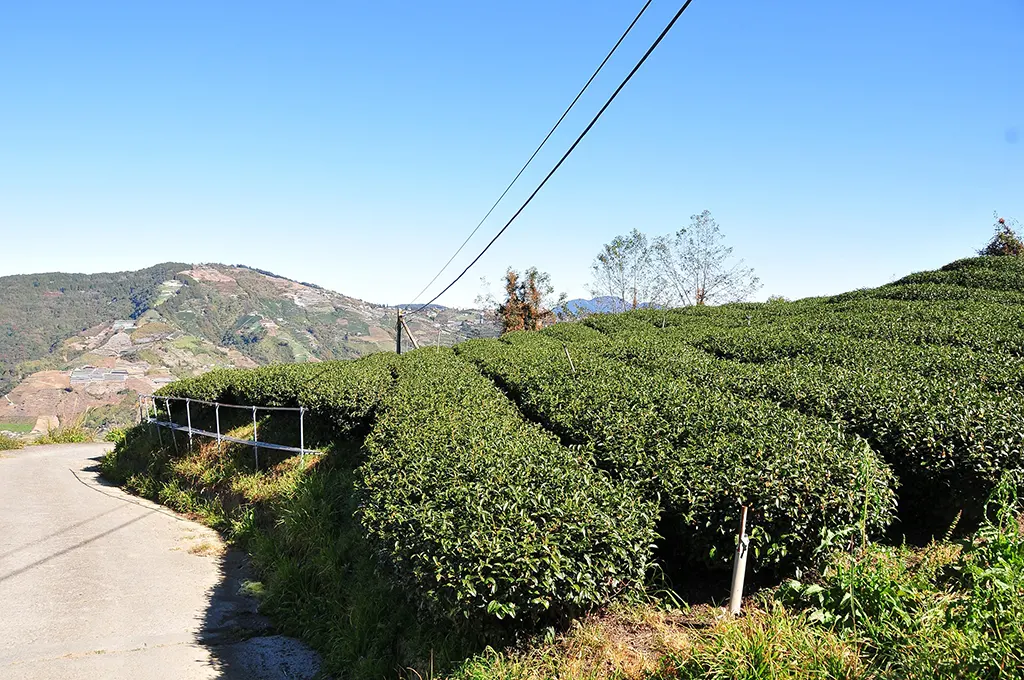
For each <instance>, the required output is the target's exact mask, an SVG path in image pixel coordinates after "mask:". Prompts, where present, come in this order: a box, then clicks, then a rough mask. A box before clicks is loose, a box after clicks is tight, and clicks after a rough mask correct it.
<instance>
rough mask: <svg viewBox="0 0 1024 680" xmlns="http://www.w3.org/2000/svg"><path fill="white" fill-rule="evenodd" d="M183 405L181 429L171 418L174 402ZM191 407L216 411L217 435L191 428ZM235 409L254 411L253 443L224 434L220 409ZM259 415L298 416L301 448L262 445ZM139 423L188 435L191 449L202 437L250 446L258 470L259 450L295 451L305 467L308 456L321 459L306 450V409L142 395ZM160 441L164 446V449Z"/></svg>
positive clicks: (315, 452) (172, 437)
mask: <svg viewBox="0 0 1024 680" xmlns="http://www.w3.org/2000/svg"><path fill="white" fill-rule="evenodd" d="M172 401H176V402H184V403H185V419H186V420H185V422H186V424H185V425H179V424H177V423H175V422H174V419H173V417H172V416H171V402H172ZM158 402H163V404H164V410H165V411H166V412H167V420H160V410H159V408H158V407H157V403H158ZM192 404H202V405H203V406H212V407H213V408H214V422H215V423H216V431H214V432H211V431H209V430H204V429H201V428H196V427H192ZM222 406H223V407H224V408H233V409H240V410H243V411H252V439H239V438H238V437H231V436H229V435H226V434H224V433H223V432H221V428H220V409H221V407H222ZM259 411H292V412H294V413H298V414H299V446H298V447H297V448H296V447H294V446H285V445H284V444H272V443H270V442H261V441H260V440H259V422H258V418H257V413H258V412H259ZM139 422H140V423H147V424H149V425H155V426H157V427H158V428H160V427H166V428H168V429H170V430H174V431H177V432H186V433H188V445H189V448H191V447H192V437H193V436H194V435H199V436H202V437H210V438H211V439H216V440H217V446H218V447H220V446H221V444H222V443H223V442H226V441H227V442H232V443H234V444H244V445H246V446H251V447H252V449H253V454H254V455H255V457H256V467H257V468H258V467H259V465H260V449H261V448H263V449H273V450H275V451H292V452H294V453H298V454H299V460H300V463H305V460H306V454H307V453H308V454H310V455H315V456H322V455H323V452H322V451H317V450H315V449H313V450H310V449H307V448H306V409H305V408H301V407H300V408H292V407H288V406H239V405H238V404H222V403H220V402H216V401H203V400H202V399H189V398H186V397H161V396H157V395H154V394H140V395H139ZM159 433H160V430H159V429H157V435H158V436H159ZM162 439H163V438H162V437H161V445H162ZM171 441H173V442H174V446H175V449H177V446H178V441H177V439H175V438H174V436H173V434H172V435H171Z"/></svg>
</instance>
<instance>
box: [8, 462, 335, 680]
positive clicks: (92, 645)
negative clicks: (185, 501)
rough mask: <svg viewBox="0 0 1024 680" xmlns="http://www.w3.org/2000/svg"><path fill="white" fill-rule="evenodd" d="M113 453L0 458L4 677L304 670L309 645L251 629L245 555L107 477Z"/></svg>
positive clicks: (276, 674)
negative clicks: (244, 590)
mask: <svg viewBox="0 0 1024 680" xmlns="http://www.w3.org/2000/svg"><path fill="white" fill-rule="evenodd" d="M107 448H108V446H107V445H104V444H69V445H61V446H37V447H29V448H26V449H22V450H20V451H8V452H0V678H4V679H5V680H15V679H18V680H21V679H27V678H33V679H35V678H60V679H61V680H77V679H79V678H82V679H85V678H89V679H90V680H91V679H93V678H112V679H113V678H132V679H146V678H175V679H182V680H185V679H191V678H275V679H276V678H309V677H311V676H312V675H313V674H314V673H315V672H316V670H317V668H318V665H319V664H318V659H317V657H316V655H315V654H314V653H313V652H311V651H310V650H308V649H307V648H305V647H303V646H302V645H300V644H298V643H297V642H296V641H294V640H291V639H289V638H284V637H281V636H276V635H262V636H259V635H260V634H261V633H268V632H269V631H268V630H267V629H268V624H267V622H266V621H265V620H264V619H263V618H262V617H260V616H259V615H258V614H257V613H256V610H255V603H254V602H252V601H251V599H249V598H247V597H245V596H243V595H241V594H240V593H239V586H240V585H241V581H242V579H243V578H244V577H245V574H246V573H247V571H246V568H245V560H244V557H243V556H242V555H240V554H237V553H230V552H225V550H224V546H223V544H222V542H221V540H220V538H219V537H218V535H217V534H216V533H215V532H213V531H211V530H209V529H207V528H205V527H203V526H202V525H199V524H196V523H194V522H190V521H187V520H185V519H183V518H181V517H180V516H178V515H176V514H174V513H172V512H170V511H169V510H167V509H166V508H163V507H161V506H158V505H155V504H152V503H149V502H147V501H143V500H141V499H138V498H135V497H134V496H130V495H128V494H125V493H122V492H121V491H120V490H119V489H117V488H116V487H113V486H110V485H107V484H104V483H103V482H102V481H101V480H100V479H99V478H98V475H97V471H96V466H97V461H96V458H97V457H98V456H100V455H102V454H103V453H104V451H105V450H106V449H107ZM254 635H256V636H259V637H253V636H254Z"/></svg>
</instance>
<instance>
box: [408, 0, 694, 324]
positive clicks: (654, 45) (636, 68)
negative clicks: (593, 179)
mask: <svg viewBox="0 0 1024 680" xmlns="http://www.w3.org/2000/svg"><path fill="white" fill-rule="evenodd" d="M691 2H693V0H686V2H684V3H683V5H682V7H680V8H679V11H678V12H676V13H675V16H673V17H672V20H671V21H669V22H668V25H667V26H665V29H664V30H663V31H662V32H661V33H660V34H659V35H658V37H657V39H656V40H655V41H654V42H653V43H652V44H651V46H650V47H649V48H647V51H646V52H644V56H642V57H641V58H640V61H638V62H637V63H636V66H634V67H633V70H631V71H630V72H629V74H628V75H627V76H626V77H625V79H623V81H622V82H621V83H619V86H618V87H617V88H615V91H614V92H612V95H611V97H609V98H608V101H606V102H605V103H604V106H602V107H601V110H600V111H598V112H597V114H596V115H595V116H594V118H593V119H592V120H591V121H590V123H589V124H588V125H587V127H586V128H584V130H583V132H581V133H580V136H579V137H577V138H576V141H575V142H573V143H572V146H570V147H569V150H568V151H566V152H565V153H564V154H563V155H562V157H561V158H560V159H559V161H558V162H557V163H556V164H555V167H553V168H551V172H549V173H548V174H547V175H545V177H544V179H543V180H541V183H540V184H538V185H537V188H536V189H534V190H533V193H531V194H530V195H529V197H528V198H527V199H526V200H525V201H524V202H523V204H522V205H521V206H519V209H518V210H516V212H515V214H514V215H512V217H511V218H509V220H508V222H506V223H505V226H504V227H502V228H501V229H500V230H499V231H498V233H497V234H495V235H494V238H492V239H491V240H490V241H489V242H488V243H487V245H486V246H484V249H483V250H481V251H480V253H479V254H478V255H477V256H476V257H474V258H473V261H472V262H470V263H469V265H467V266H466V268H465V269H463V270H462V273H460V274H459V275H458V276H456V277H455V280H454V281H452V282H451V283H449V284H448V285H447V286H445V287H444V290H442V291H441V292H440V293H438V294H437V295H435V296H434V297H432V298H431V299H430V300H429V301H428V302H425V303H424V304H422V305H420V306H419V307H417V308H416V309H414V310H413V311H412V312H411V313H410V314H419V313H420V312H422V311H423V310H424V309H426V308H427V307H429V306H430V305H432V304H433V303H434V302H435V301H436V300H437V299H438V298H440V297H441V296H442V295H444V294H445V293H447V292H448V291H449V290H450V289H451V287H452V286H454V285H455V284H456V283H458V282H459V280H460V279H461V278H462V277H463V276H465V275H466V272H468V271H469V270H470V269H472V268H473V265H475V264H476V263H477V261H479V260H480V258H481V257H483V256H484V253H486V252H487V251H488V250H490V248H491V246H492V245H494V242H495V241H497V240H498V239H499V238H500V237H501V235H502V234H504V233H505V230H507V229H508V228H509V226H511V225H512V223H513V222H515V221H516V218H518V217H519V215H520V214H521V213H522V212H523V210H525V209H526V206H528V205H530V202H531V201H533V199H534V197H535V196H536V195H537V194H538V193H540V190H541V189H543V188H544V185H545V184H547V183H548V180H549V179H551V177H552V175H554V174H555V173H556V172H557V171H558V168H560V167H562V163H564V162H565V159H567V158H568V157H569V155H570V154H572V152H573V151H574V150H575V149H576V147H577V146H579V143H580V142H582V141H583V138H584V137H586V136H587V133H588V132H590V130H591V129H592V128H593V127H594V125H596V124H597V121H598V120H599V119H600V118H601V116H602V115H603V114H604V112H605V111H606V110H607V109H608V107H609V106H611V104H612V102H613V101H615V98H616V97H618V96H619V93H620V92H622V89H623V88H624V87H626V84H627V83H629V81H630V80H632V78H633V76H634V75H636V72H637V71H639V70H640V67H641V66H643V65H644V62H646V61H647V58H648V57H650V56H651V54H652V53H653V52H654V50H655V49H657V47H658V45H660V44H661V41H662V40H664V39H665V36H666V35H668V32H669V31H671V30H672V27H673V26H675V25H676V22H677V21H679V17H681V16H683V12H685V11H686V8H687V7H689V6H690V3H691Z"/></svg>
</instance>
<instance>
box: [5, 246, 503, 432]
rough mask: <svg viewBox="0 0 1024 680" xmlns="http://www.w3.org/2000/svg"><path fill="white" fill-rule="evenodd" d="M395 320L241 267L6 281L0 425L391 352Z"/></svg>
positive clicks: (460, 336)
mask: <svg viewBox="0 0 1024 680" xmlns="http://www.w3.org/2000/svg"><path fill="white" fill-rule="evenodd" d="M396 318H397V317H396V312H395V309H394V308H393V307H385V306H384V305H380V304H374V303H370V302H365V301H363V300H357V299H355V298H351V297H348V296H346V295H342V294H340V293H335V292H333V291H330V290H327V289H325V288H322V287H320V286H316V285H313V284H308V283H301V282H298V281H294V280H292V279H288V278H286V277H283V276H278V275H276V274H274V273H272V272H268V271H265V270H261V269H257V268H254V267H249V266H245V265H222V264H199V265H189V264H182V263H164V264H160V265H156V266H154V267H149V268H147V269H143V270H139V271H135V272H117V273H112V274H63V273H48V274H33V275H22V276H7V277H0V395H5V394H6V396H0V423H2V422H3V418H4V417H5V413H6V415H7V416H10V417H14V416H17V417H19V418H26V417H32V416H53V415H56V416H58V417H59V418H61V419H67V418H68V417H74V416H77V415H79V414H82V413H84V412H85V411H87V410H88V411H95V410H97V409H99V410H103V409H106V410H117V408H120V410H121V411H123V410H124V408H123V405H121V406H119V404H120V402H123V401H128V400H130V399H134V394H135V393H137V392H142V391H151V390H153V389H155V388H157V387H158V386H159V385H160V384H162V383H164V382H167V381H169V380H173V379H175V378H178V377H184V376H190V375H195V374H198V373H202V372H204V371H207V370H210V369H212V368H216V367H220V366H256V365H260V364H266V363H274V362H305V361H322V360H327V359H348V358H355V357H359V356H362V355H364V354H369V353H371V352H378V351H394V346H395V345H394V343H395V341H394V336H395V331H394V327H395V322H396ZM406 322H407V324H408V325H409V327H410V330H411V332H412V334H413V336H414V337H415V338H416V339H417V340H418V341H419V342H420V343H421V344H434V343H436V342H441V343H442V344H445V345H451V344H454V343H455V342H458V341H461V340H464V339H467V338H472V337H491V336H494V335H497V334H498V328H497V327H496V326H495V324H494V323H493V322H492V321H490V320H489V317H486V316H485V315H483V314H482V313H481V312H480V311H478V310H455V309H447V308H445V307H441V306H438V305H432V306H431V307H430V308H428V309H427V310H425V311H424V313H422V314H418V315H415V316H411V317H407V318H406ZM76 369H77V370H76ZM73 371H74V373H73Z"/></svg>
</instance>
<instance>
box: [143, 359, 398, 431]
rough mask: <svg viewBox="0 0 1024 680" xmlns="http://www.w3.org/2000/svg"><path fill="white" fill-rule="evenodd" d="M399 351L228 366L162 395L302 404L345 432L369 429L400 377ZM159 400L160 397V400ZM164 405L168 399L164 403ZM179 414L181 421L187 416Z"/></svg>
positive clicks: (177, 384)
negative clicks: (344, 358) (396, 373)
mask: <svg viewBox="0 0 1024 680" xmlns="http://www.w3.org/2000/svg"><path fill="white" fill-rule="evenodd" d="M397 360H398V357H397V355H394V354H372V355H370V356H367V357H364V358H362V359H357V360H354V361H325V362H322V363H308V364H281V365H274V366H263V367H260V368H254V369H227V370H216V371H210V372H209V373H205V374H203V375H201V376H199V377H196V378H188V379H185V380H179V381H177V382H174V383H172V384H170V385H167V386H165V387H163V388H161V389H160V390H159V391H158V392H157V395H159V396H168V397H179V398H191V399H200V400H204V401H216V402H221V403H226V404H239V405H255V406H288V407H299V406H302V407H304V408H306V409H308V410H309V411H310V412H311V413H312V414H313V416H314V417H318V418H321V419H323V420H324V421H326V422H329V423H331V424H332V426H333V427H334V428H335V431H336V432H335V434H336V435H338V436H341V437H347V436H352V435H355V434H356V433H357V432H360V433H361V432H365V431H366V429H367V428H368V427H369V424H370V422H371V420H372V416H373V412H374V409H376V407H377V405H378V403H379V402H380V399H381V397H382V396H383V395H384V393H385V392H386V391H387V389H388V388H389V387H390V385H391V384H392V382H393V381H394V365H395V363H396V362H397ZM158 403H159V402H158ZM161 406H162V404H161ZM183 417H184V416H182V414H181V413H180V412H178V413H177V414H176V418H175V420H176V422H184V421H183Z"/></svg>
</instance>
